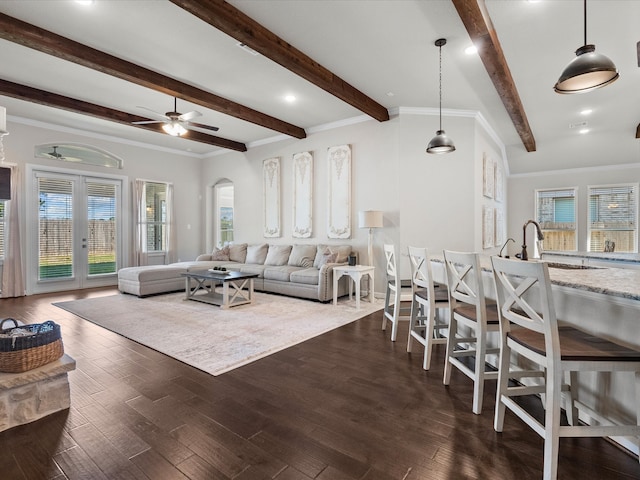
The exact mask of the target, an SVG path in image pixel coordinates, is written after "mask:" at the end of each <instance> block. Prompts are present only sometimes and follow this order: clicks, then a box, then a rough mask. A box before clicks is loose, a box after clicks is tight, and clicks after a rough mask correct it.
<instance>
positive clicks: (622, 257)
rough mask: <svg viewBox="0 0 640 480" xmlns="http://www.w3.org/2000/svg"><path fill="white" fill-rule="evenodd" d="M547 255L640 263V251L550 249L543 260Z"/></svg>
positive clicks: (543, 254)
mask: <svg viewBox="0 0 640 480" xmlns="http://www.w3.org/2000/svg"><path fill="white" fill-rule="evenodd" d="M545 255H553V256H554V257H572V258H586V259H589V258H593V259H594V260H606V261H609V262H623V263H640V254H638V253H623V252H564V251H558V252H553V251H548V252H542V259H543V260H544V256H545Z"/></svg>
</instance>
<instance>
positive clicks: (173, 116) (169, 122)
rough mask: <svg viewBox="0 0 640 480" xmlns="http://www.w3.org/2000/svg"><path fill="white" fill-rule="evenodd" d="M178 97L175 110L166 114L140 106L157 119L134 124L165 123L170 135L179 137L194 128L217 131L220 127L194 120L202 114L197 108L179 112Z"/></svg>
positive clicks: (205, 131)
mask: <svg viewBox="0 0 640 480" xmlns="http://www.w3.org/2000/svg"><path fill="white" fill-rule="evenodd" d="M177 103H178V99H177V98H175V97H174V98H173V112H167V113H165V114H164V115H163V114H162V113H158V112H156V111H154V110H151V109H150V108H146V107H140V106H139V107H138V108H142V109H144V110H147V111H149V112H152V113H153V117H154V118H157V120H143V121H140V122H133V124H134V125H147V124H150V123H163V124H164V125H162V129H163V130H164V131H165V132H167V133H168V134H169V135H173V136H174V137H179V136H181V135H184V134H185V133H187V130H194V131H197V132H202V133H208V134H210V133H211V132H212V131H213V132H217V131H218V130H219V128H218V127H212V126H211V125H205V124H203V123H196V122H192V121H191V119H192V118H196V117H200V116H202V114H201V113H200V112H197V111H195V110H192V111H191V112H187V113H180V112H178V107H177Z"/></svg>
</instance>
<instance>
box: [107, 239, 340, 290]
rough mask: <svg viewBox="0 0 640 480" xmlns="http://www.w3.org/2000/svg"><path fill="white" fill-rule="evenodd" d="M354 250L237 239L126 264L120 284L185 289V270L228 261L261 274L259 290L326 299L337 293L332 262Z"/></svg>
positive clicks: (236, 267) (233, 266)
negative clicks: (176, 258) (174, 259)
mask: <svg viewBox="0 0 640 480" xmlns="http://www.w3.org/2000/svg"><path fill="white" fill-rule="evenodd" d="M352 254H353V253H352V252H351V246H350V245H325V244H304V245H269V244H266V243H263V244H255V245H248V244H246V243H243V244H234V245H229V246H227V247H224V248H221V249H219V248H216V249H215V250H214V251H213V252H212V253H210V254H203V255H199V256H198V257H197V258H196V259H195V261H192V262H178V263H172V264H169V265H148V266H141V267H127V268H122V269H120V270H119V271H118V289H119V290H120V291H121V292H123V293H129V294H132V295H137V296H139V297H144V296H148V295H154V294H158V293H168V292H174V291H178V290H184V288H185V279H184V277H182V276H181V274H183V273H186V272H191V271H197V270H208V269H210V268H214V267H224V268H225V269H227V270H236V271H240V272H244V273H255V274H257V275H258V278H256V279H255V281H254V288H255V290H258V291H263V292H270V293H279V294H283V295H289V296H295V297H301V298H307V299H312V300H318V301H320V302H327V301H330V300H332V298H333V267H334V266H336V265H344V264H346V263H347V262H348V257H349V256H350V255H352ZM348 293H349V288H348V284H347V278H341V279H340V282H339V283H338V296H339V297H340V296H343V295H347V294H348Z"/></svg>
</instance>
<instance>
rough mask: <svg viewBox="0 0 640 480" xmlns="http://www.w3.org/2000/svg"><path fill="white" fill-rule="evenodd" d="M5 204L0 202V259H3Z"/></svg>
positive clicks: (2, 201)
mask: <svg viewBox="0 0 640 480" xmlns="http://www.w3.org/2000/svg"><path fill="white" fill-rule="evenodd" d="M5 211H6V210H5V204H4V200H0V258H1V259H4V255H5V247H4V245H5V241H6V240H5V236H6V235H5V231H6V227H5V222H6V214H5Z"/></svg>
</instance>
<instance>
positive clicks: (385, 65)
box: [0, 0, 640, 173]
mask: <svg viewBox="0 0 640 480" xmlns="http://www.w3.org/2000/svg"><path fill="white" fill-rule="evenodd" d="M229 3H231V4H232V5H233V6H235V7H236V8H238V9H240V10H241V11H243V12H244V13H245V14H247V15H248V16H249V17H251V18H253V19H254V20H256V21H257V22H259V23H261V24H262V25H263V26H265V27H266V28H267V29H269V30H271V31H272V32H273V33H275V34H276V35H278V36H280V37H281V38H283V39H284V40H286V41H287V42H288V43H290V44H291V45H293V46H295V47H296V48H297V49H299V50H301V51H302V52H304V53H305V54H306V55H308V56H309V57H311V58H312V59H314V60H315V61H316V62H318V63H320V64H321V65H322V66H324V67H325V68H327V69H329V70H331V71H332V72H334V73H335V74H336V75H338V76H339V77H341V78H342V79H343V80H345V81H346V82H348V83H350V84H351V85H353V86H354V87H356V88H357V89H359V90H360V91H362V92H363V93H365V94H366V95H368V96H369V97H371V98H373V99H374V100H375V101H377V102H378V103H380V104H382V105H383V106H385V107H386V108H388V109H392V108H394V107H436V108H437V106H438V72H437V66H438V49H437V47H435V46H434V41H435V40H436V39H437V38H440V37H444V38H447V40H448V43H447V45H446V46H444V47H443V50H442V56H443V108H445V109H448V108H452V109H461V110H477V111H480V112H481V113H482V115H483V116H484V117H485V118H486V119H487V121H488V122H489V123H490V125H491V126H492V127H493V128H494V129H495V131H496V132H497V134H498V136H499V137H500V138H501V140H502V141H503V142H504V144H505V145H506V151H507V156H508V159H509V167H510V171H511V173H526V172H535V171H547V170H555V169H565V168H581V167H593V166H603V165H619V164H629V163H637V162H638V161H639V160H640V150H639V145H640V143H639V142H640V140H638V139H636V138H635V130H636V126H637V125H638V123H640V109H639V108H638V107H640V102H639V99H640V95H639V89H638V86H639V85H640V68H638V64H637V57H636V42H637V41H639V40H640V32H638V31H637V27H638V25H640V1H630V0H619V1H616V0H590V1H589V2H588V41H589V43H594V44H595V45H596V48H597V51H598V52H600V53H603V54H605V55H607V56H609V57H610V58H611V59H612V60H613V61H614V62H615V63H616V65H617V66H618V69H619V71H620V79H619V80H618V81H617V82H615V83H614V84H612V85H611V86H608V87H606V88H603V89H600V90H596V91H594V92H590V93H586V94H581V95H564V96H563V95H558V94H556V93H554V92H553V89H552V87H553V84H554V83H555V81H556V80H557V78H558V76H559V75H560V72H561V71H562V69H563V68H564V67H565V65H566V64H567V63H568V62H569V61H570V60H571V59H572V58H574V53H573V52H574V51H575V50H576V49H577V48H578V47H580V46H581V45H582V43H583V30H582V28H583V27H582V26H583V3H582V1H581V0H555V1H552V0H542V1H539V2H531V1H525V0H486V5H487V8H488V10H489V13H490V16H491V19H492V22H493V24H494V26H495V29H496V32H497V34H498V37H499V40H500V43H501V45H502V49H503V51H504V55H505V57H506V60H507V63H508V64H509V66H510V69H511V73H512V76H513V78H514V81H515V84H516V87H517V89H518V91H519V94H520V98H521V100H522V104H523V105H524V109H525V111H526V113H527V117H528V120H529V124H530V126H531V129H532V131H533V135H534V137H535V140H536V144H537V151H536V152H532V153H527V152H526V151H525V149H524V147H523V145H522V142H521V141H520V138H519V136H518V134H517V133H516V130H515V128H514V127H513V124H512V123H511V120H510V118H509V116H508V115H507V112H506V110H505V108H504V107H503V105H502V102H501V100H500V98H499V96H498V94H497V92H496V90H495V88H494V86H493V84H492V83H491V80H490V78H489V76H488V75H487V73H486V70H485V68H484V65H483V64H482V62H481V60H480V58H479V57H478V55H472V56H468V55H466V54H465V53H464V49H465V48H466V47H468V46H469V45H470V43H471V42H470V39H469V36H468V34H467V32H466V30H465V28H464V26H463V24H462V22H461V20H460V18H459V17H458V14H457V13H456V10H455V8H454V6H453V4H452V3H451V2H450V1H449V0H304V1H300V0H298V1H293V0H264V1H256V0H231V1H230V2H229ZM0 12H2V13H5V14H7V15H10V16H12V17H16V18H18V19H20V20H23V21H26V22H28V23H31V24H34V25H36V26H39V27H41V28H44V29H46V30H50V31H52V32H55V33H57V34H59V35H62V36H65V37H67V38H70V39H72V40H75V41H77V42H80V43H83V44H85V45H88V46H91V47H93V48H96V49H98V50H101V51H103V52H106V53H109V54H111V55H114V56H116V57H119V58H122V59H124V60H128V61H130V62H134V63H137V64H140V65H143V66H145V67H147V68H149V69H151V70H153V71H156V72H159V73H162V74H164V75H166V76H169V77H172V78H175V79H177V80H180V81H183V82H185V83H189V84H192V85H194V86H197V87H199V88H201V89H203V90H206V91H209V92H212V93H215V94H216V95H219V96H222V97H225V98H228V99H230V100H232V101H234V102H237V103H240V104H243V105H245V106H248V107H251V108H253V109H255V110H258V111H260V112H262V113H266V114H268V115H271V116H273V117H276V118H279V119H281V120H284V121H286V122H289V123H292V124H294V125H297V126H299V127H302V128H305V129H306V130H307V132H309V129H311V128H313V127H316V126H319V125H323V124H327V123H331V122H336V121H340V120H345V119H349V118H352V117H356V116H359V115H361V112H359V111H358V110H356V109H355V108H354V107H351V106H350V105H347V104H346V103H344V102H342V101H341V100H339V99H337V98H336V97H333V96H331V95H329V94H328V93H326V92H324V91H323V90H321V89H320V88H318V87H316V86H314V85H312V84H310V83H309V82H307V81H305V80H303V79H301V78H299V77H297V76H296V75H294V74H293V73H290V72H289V71H287V70H285V69H284V68H283V67H281V66H279V65H277V64H275V63H274V62H272V61H270V60H268V59H267V58H265V57H263V56H260V55H258V56H254V55H251V54H249V53H247V52H246V51H244V50H242V49H241V48H239V47H238V46H237V45H236V44H237V41H236V40H234V39H233V38H231V37H229V36H227V35H226V34H224V33H221V32H219V31H217V30H215V29H214V28H212V27H211V26H209V25H207V24H205V23H204V22H203V21H201V20H199V19H198V18H196V17H195V16H192V15H191V14H189V13H188V12H186V11H185V10H182V9H181V8H179V7H177V6H176V5H174V4H172V3H170V2H168V1H164V0H154V1H141V0H136V1H128V0H117V1H114V0H96V2H95V3H94V4H93V5H91V6H82V5H79V4H78V3H77V2H75V1H72V0H47V1H43V0H39V1H36V0H21V1H15V0H8V1H7V0H0ZM0 65H2V73H1V74H0V78H2V79H4V80H9V81H12V82H16V83H20V84H24V85H28V86H31V87H35V88H39V89H42V90H47V91H51V92H55V93H58V94H62V95H65V96H69V97H73V98H77V99H81V100H84V101H87V102H91V103H95V104H98V105H102V106H106V107H109V108H113V109H116V110H121V111H124V112H128V113H131V114H135V115H141V116H145V113H144V110H142V109H139V108H137V107H138V106H144V107H147V108H150V109H152V110H155V111H159V112H165V111H169V110H172V109H173V99H172V98H171V97H169V96H167V95H165V94H162V93H159V92H156V91H153V90H150V89H147V88H144V87H141V86H138V85H134V84H131V83H128V82H126V81H124V80H120V79H117V78H115V77H111V76H109V75H106V74H102V73H99V72H97V71H93V70H90V69H87V68H85V67H82V66H79V65H76V64H74V63H70V62H67V61H64V60H61V59H59V58H56V57H52V56H49V55H46V54H44V53H40V52H38V51H35V50H31V49H29V48H26V47H22V46H19V45H17V44H14V43H11V42H9V41H5V40H0ZM389 92H392V93H393V96H390V95H389V94H388V93H389ZM287 94H293V95H295V96H296V97H297V101H296V102H295V103H294V104H289V103H287V102H285V101H284V96H285V95H287ZM0 105H3V106H5V107H6V108H7V115H8V116H9V120H14V121H19V122H24V121H27V122H30V121H36V122H45V123H46V124H53V125H57V126H62V127H67V128H71V129H80V130H84V131H88V132H96V133H100V134H103V135H108V136H114V137H119V138H123V139H127V140H129V141H138V142H143V143H146V144H154V145H159V146H162V147H165V148H171V149H176V150H181V151H191V152H193V153H196V154H203V155H206V154H209V153H211V152H216V151H217V150H219V149H218V148H216V147H212V146H211V145H206V144H202V143H197V142H193V141H190V140H186V139H181V138H176V137H170V136H167V135H162V134H158V133H153V132H148V131H144V130H141V129H139V128H135V127H128V126H126V125H120V124H117V123H113V122H107V121H104V120H100V119H96V118H93V117H89V116H84V115H80V114H76V113H70V112H66V111H63V110H58V109H53V108H50V107H45V106H40V105H36V104H32V103H30V102H25V101H21V100H16V99H13V98H9V97H0ZM584 108H591V109H592V110H593V113H592V114H591V115H590V116H589V117H586V118H583V117H582V116H581V115H580V113H579V112H580V111H581V110H582V109H584ZM190 110H198V111H200V112H202V113H203V116H202V117H200V118H199V119H197V121H199V122H201V123H206V124H211V125H216V126H218V127H220V131H219V132H218V133H217V135H218V136H220V137H223V138H228V139H231V140H235V141H239V142H243V143H246V144H247V146H248V147H249V148H251V146H252V145H255V144H258V143H259V142H261V141H265V140H268V139H271V138H273V137H278V136H280V135H281V134H279V133H278V132H274V131H272V130H269V129H266V128H263V127H260V126H256V125H253V124H250V123H247V122H244V121H242V120H238V119H236V118H233V117H231V116H228V115H225V114H221V113H218V112H215V111H212V110H208V109H206V108H203V107H201V106H199V105H195V104H190V103H188V102H185V101H182V100H180V99H179V100H178V111H180V112H186V111H190ZM585 120H586V121H588V123H589V125H588V127H589V129H590V130H591V131H590V133H589V134H587V135H581V134H579V133H578V132H577V130H578V129H571V128H569V125H570V124H572V123H579V122H582V121H585ZM443 124H444V125H443V126H444V127H445V129H446V130H447V134H448V135H449V136H450V137H451V138H453V140H454V141H455V138H456V132H455V131H451V130H450V129H447V128H446V117H445V119H444V120H443ZM434 133H435V132H425V145H426V143H428V141H429V140H430V138H431V137H432V136H433V134H434ZM62 138H63V134H62V133H61V139H62Z"/></svg>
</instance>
